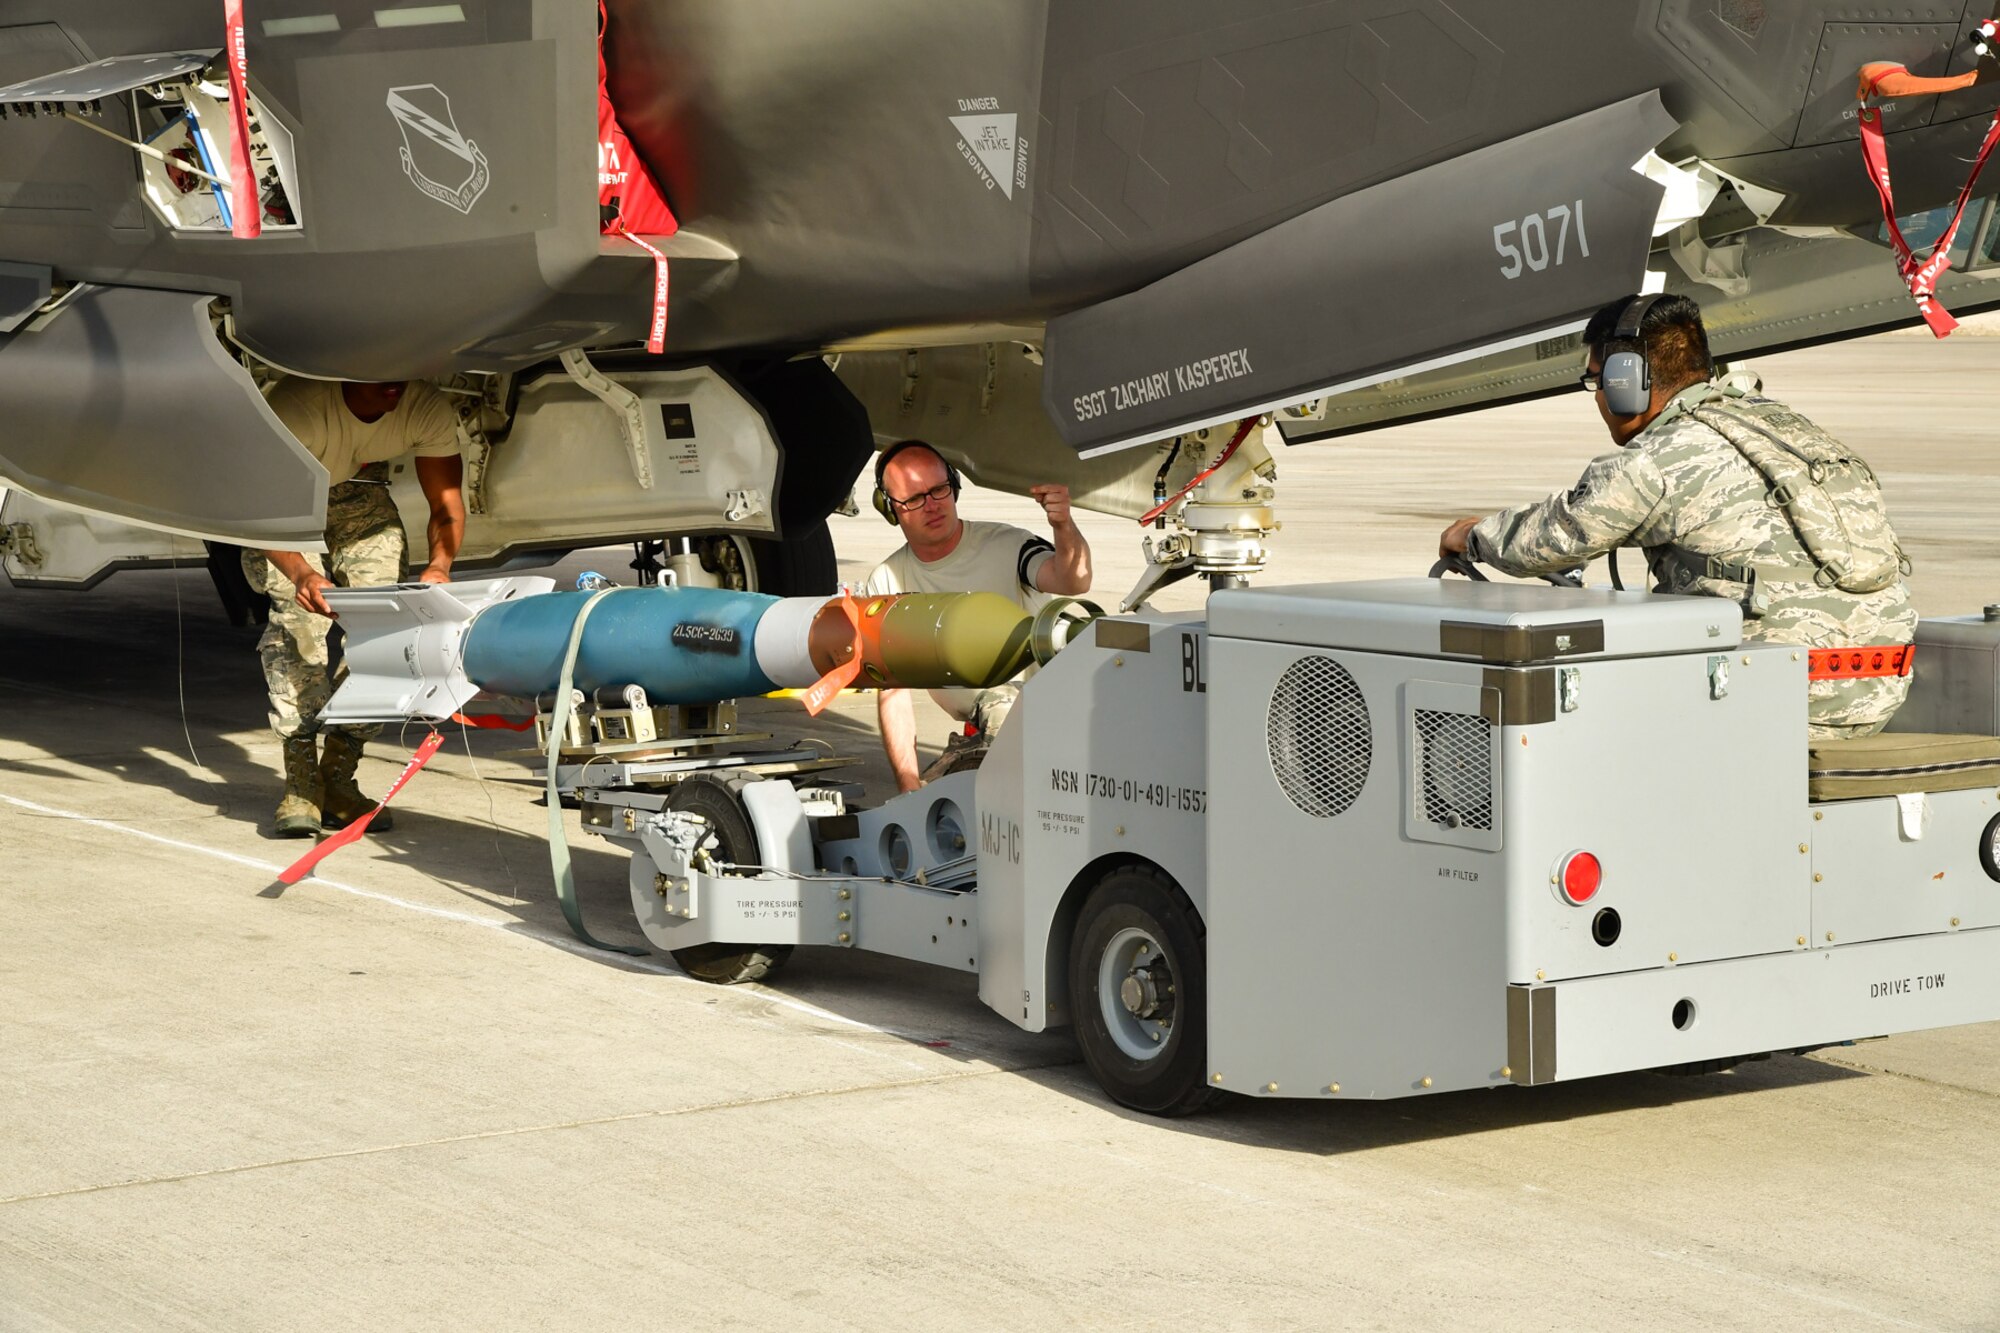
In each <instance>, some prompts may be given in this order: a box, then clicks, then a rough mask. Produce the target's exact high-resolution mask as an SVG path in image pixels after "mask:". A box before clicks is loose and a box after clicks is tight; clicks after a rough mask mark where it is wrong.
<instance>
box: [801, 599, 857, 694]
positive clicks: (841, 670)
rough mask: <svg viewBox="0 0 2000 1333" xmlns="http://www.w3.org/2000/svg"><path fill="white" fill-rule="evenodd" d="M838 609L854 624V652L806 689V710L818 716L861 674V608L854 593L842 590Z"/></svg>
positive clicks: (849, 622)
mask: <svg viewBox="0 0 2000 1333" xmlns="http://www.w3.org/2000/svg"><path fill="white" fill-rule="evenodd" d="M840 609H841V611H842V612H843V613H844V614H845V615H846V616H847V623H848V624H850V625H852V626H854V652H853V654H852V655H851V656H849V657H848V659H847V660H846V661H845V662H842V663H841V664H840V665H839V666H837V667H835V668H834V669H833V670H831V671H829V672H827V673H826V674H825V675H824V676H821V677H820V678H819V679H818V680H816V681H814V682H813V683H812V687H811V688H810V689H808V690H807V691H806V694H805V703H806V712H807V713H809V714H811V715H812V716H814V717H818V716H819V715H820V713H821V712H822V711H824V710H825V708H826V706H827V705H828V704H830V703H832V702H833V700H834V697H835V696H836V695H838V694H839V693H840V692H841V691H842V690H844V689H846V688H847V687H848V686H849V685H852V684H853V683H854V678H855V677H856V676H858V675H860V674H861V648H862V644H861V608H860V607H858V606H856V605H855V604H854V595H853V594H852V593H849V592H845V591H843V592H842V593H841V594H840Z"/></svg>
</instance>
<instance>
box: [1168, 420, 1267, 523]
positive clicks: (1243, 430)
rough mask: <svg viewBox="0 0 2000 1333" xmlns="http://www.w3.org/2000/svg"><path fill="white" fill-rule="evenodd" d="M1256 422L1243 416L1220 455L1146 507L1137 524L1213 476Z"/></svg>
mask: <svg viewBox="0 0 2000 1333" xmlns="http://www.w3.org/2000/svg"><path fill="white" fill-rule="evenodd" d="M1256 424H1257V418H1256V417H1247V418H1245V419H1244V422H1243V424H1242V425H1241V426H1238V427H1237V428H1236V438H1235V439H1233V440H1231V441H1230V442H1229V447H1228V448H1227V449H1224V450H1223V451H1222V457H1220V458H1218V459H1216V460H1215V461H1214V462H1213V463H1210V464H1209V465H1208V467H1207V468H1205V469H1204V470H1202V471H1200V472H1197V473H1195V474H1194V480H1192V481H1190V482H1188V484H1187V485H1185V486H1183V487H1181V488H1180V490H1178V491H1176V492H1175V493H1174V494H1173V495H1171V496H1169V497H1168V498H1167V499H1165V500H1162V501H1161V502H1160V503H1159V504H1156V505H1154V506H1153V507H1152V508H1151V509H1148V510H1147V511H1146V512H1145V513H1143V514H1141V515H1140V516H1139V526H1140V527H1144V526H1146V524H1148V523H1151V522H1152V521H1153V520H1154V519H1156V518H1158V517H1159V516H1160V515H1162V514H1164V513H1166V512H1167V511H1168V510H1169V509H1172V508H1173V507H1174V505H1175V503H1177V502H1178V501H1179V500H1180V499H1181V498H1182V497H1184V496H1185V495H1187V493H1188V492H1189V491H1191V490H1193V489H1194V488H1195V487H1197V486H1199V485H1201V484H1202V483H1203V482H1204V481H1207V480H1208V479H1209V478H1210V477H1212V476H1214V475H1215V473H1216V469H1218V468H1220V467H1221V466H1222V465H1223V464H1224V463H1227V462H1228V461H1229V459H1230V456H1231V455H1232V454H1234V453H1235V452H1236V447H1237V446H1238V445H1240V444H1242V443H1243V441H1244V440H1246V439H1248V438H1249V437H1250V429H1251V427H1253V426H1255V425H1256Z"/></svg>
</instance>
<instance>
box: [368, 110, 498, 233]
mask: <svg viewBox="0 0 2000 1333" xmlns="http://www.w3.org/2000/svg"><path fill="white" fill-rule="evenodd" d="M389 114H390V115H392V116H394V117H395V118H396V125H397V127H398V128H399V129H401V130H402V132H403V147H402V148H401V150H400V154H401V156H402V159H403V174H404V175H406V176H408V177H409V178H410V183H411V184H412V185H414V186H416V187H417V188H418V189H419V190H422V191H423V192H424V193H425V194H427V195H429V196H430V197H431V198H433V199H435V200H437V201H438V202H439V203H442V204H449V205H450V206H451V207H453V208H455V209H457V210H458V211H459V212H461V213H470V212H471V211H472V206H473V205H474V204H476V203H478V202H479V196H480V195H482V194H484V193H486V185H487V182H488V181H490V180H491V179H492V178H493V176H492V172H491V171H490V170H489V169H488V168H487V165H486V154H484V153H482V152H480V151H479V145H478V144H476V143H474V142H473V141H472V140H470V139H468V138H466V137H465V136H464V135H462V134H460V133H459V132H458V124H457V122H456V121H454V120H453V119H452V118H451V99H450V98H449V97H446V96H445V95H444V93H443V92H441V91H439V89H438V86H437V85H436V84H434V83H419V84H413V85H411V86H410V87H407V88H391V89H390V90H389ZM440 178H442V180H440ZM450 180H456V181H457V182H458V183H457V184H456V185H446V184H444V183H443V181H450Z"/></svg>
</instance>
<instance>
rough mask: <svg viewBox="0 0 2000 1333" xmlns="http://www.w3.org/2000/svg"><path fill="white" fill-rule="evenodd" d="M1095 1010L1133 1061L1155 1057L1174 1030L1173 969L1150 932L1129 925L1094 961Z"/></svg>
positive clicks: (1165, 1045) (1164, 1046)
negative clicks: (1096, 979) (1096, 962)
mask: <svg viewBox="0 0 2000 1333" xmlns="http://www.w3.org/2000/svg"><path fill="white" fill-rule="evenodd" d="M1098 995H1099V1005H1100V1010H1101V1012H1102V1013H1103V1015H1104V1023H1105V1027H1106V1028H1107V1029H1108V1031H1109V1032H1110V1036H1111V1040H1112V1042H1113V1043H1115V1044H1116V1045H1117V1047H1118V1049H1119V1050H1121V1051H1123V1052H1124V1053H1125V1054H1126V1055H1128V1056H1130V1057H1131V1058H1132V1059H1134V1060H1151V1059H1155V1058H1157V1057H1158V1056H1159V1055H1160V1053H1161V1052H1162V1051H1163V1050H1165V1048H1166V1047H1167V1045H1168V1040H1167V1039H1168V1038H1169V1037H1171V1036H1172V1035H1173V1031H1174V972H1173V968H1172V966H1171V965H1170V964H1169V963H1168V962H1167V957H1166V954H1165V953H1164V952H1163V951H1162V950H1161V948H1160V943H1159V941H1158V940H1156V939H1155V938H1153V936H1152V935H1151V934H1149V933H1148V932H1146V931H1143V930H1139V929H1137V928H1130V927H1128V928H1127V929H1125V930H1121V931H1119V932H1118V934H1117V935H1115V936H1114V937H1113V938H1112V940H1111V942H1110V944H1109V946H1108V947H1107V948H1106V949H1105V951H1104V953H1103V955H1102V956H1101V958H1100V960H1099V965H1098Z"/></svg>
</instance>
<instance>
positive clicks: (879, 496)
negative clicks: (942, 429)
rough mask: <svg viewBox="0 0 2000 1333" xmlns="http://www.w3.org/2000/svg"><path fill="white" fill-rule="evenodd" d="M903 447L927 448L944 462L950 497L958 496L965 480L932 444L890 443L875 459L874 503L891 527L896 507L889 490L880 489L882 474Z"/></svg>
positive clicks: (916, 442)
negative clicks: (890, 498) (890, 500)
mask: <svg viewBox="0 0 2000 1333" xmlns="http://www.w3.org/2000/svg"><path fill="white" fill-rule="evenodd" d="M905 449H927V450H929V451H930V452H931V453H932V454H933V455H935V456H936V458H937V461H938V462H940V463H943V464H944V479H945V484H946V485H948V486H950V487H951V498H952V499H954V500H956V499H957V498H958V493H959V491H960V490H961V489H962V488H963V487H964V485H965V482H964V481H963V480H962V479H961V478H960V477H959V475H958V469H957V468H955V467H953V466H952V465H951V460H950V459H949V458H946V457H945V456H944V455H943V454H940V453H938V451H937V449H936V448H935V447H934V446H932V445H930V444H928V443H926V442H925V441H923V440H900V441H898V442H897V443H895V444H892V445H890V446H889V447H888V448H887V449H884V450H883V451H882V455H881V457H879V458H877V459H876V460H875V499H874V503H875V512H876V513H878V514H880V515H881V516H882V517H883V519H884V520H885V521H887V523H888V524H889V526H890V527H892V528H893V527H895V526H896V522H897V520H896V507H895V506H894V505H892V504H890V503H889V492H887V491H885V490H883V489H882V474H883V473H885V472H887V471H888V470H889V460H890V459H892V458H894V457H895V456H896V455H897V454H900V453H902V452H903V450H905Z"/></svg>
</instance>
